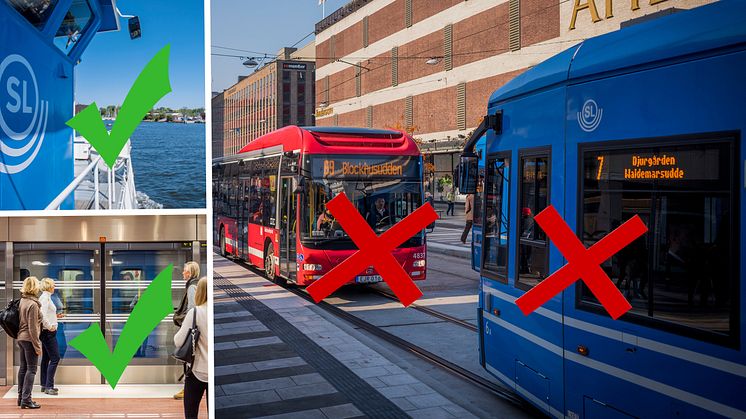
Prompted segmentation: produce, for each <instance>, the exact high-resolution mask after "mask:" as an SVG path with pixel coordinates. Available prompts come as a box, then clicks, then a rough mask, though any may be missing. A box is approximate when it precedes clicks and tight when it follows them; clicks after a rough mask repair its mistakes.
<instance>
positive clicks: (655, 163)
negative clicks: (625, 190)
mask: <svg viewBox="0 0 746 419" xmlns="http://www.w3.org/2000/svg"><path fill="white" fill-rule="evenodd" d="M585 161H586V167H587V168H588V169H590V170H587V171H586V178H593V179H594V180H599V181H600V180H624V181H628V182H649V181H670V182H677V181H685V180H690V181H691V180H717V179H718V178H719V176H720V150H719V149H718V148H699V147H697V148H696V149H688V150H686V149H684V150H681V149H672V150H662V149H658V150H654V151H653V150H651V151H611V152H606V151H604V152H589V153H586V155H585Z"/></svg>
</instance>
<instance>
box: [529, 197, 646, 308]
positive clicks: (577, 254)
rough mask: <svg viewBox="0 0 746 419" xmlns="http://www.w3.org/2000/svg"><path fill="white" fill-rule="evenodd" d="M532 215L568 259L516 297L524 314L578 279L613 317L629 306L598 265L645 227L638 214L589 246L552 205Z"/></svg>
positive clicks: (636, 236)
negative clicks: (542, 279) (581, 240)
mask: <svg viewBox="0 0 746 419" xmlns="http://www.w3.org/2000/svg"><path fill="white" fill-rule="evenodd" d="M534 219H535V220H536V222H537V223H539V226H541V228H542V229H544V232H546V233H547V236H549V238H550V239H552V241H553V242H554V245H555V246H557V249H559V251H560V253H562V255H563V256H564V257H565V258H566V259H567V265H565V266H563V267H562V268H560V269H559V270H557V272H555V273H553V274H552V275H550V276H549V277H548V278H547V279H545V280H544V281H542V282H540V283H539V284H538V285H537V286H535V287H534V288H533V289H531V290H530V291H529V292H527V293H525V294H523V295H522V296H521V297H520V298H518V299H517V300H516V301H515V303H516V304H517V305H518V308H520V309H521V311H522V312H523V314H525V315H529V314H530V313H532V312H533V311H534V310H536V309H537V308H539V306H541V305H542V304H544V303H546V302H547V301H549V300H550V299H551V298H552V297H554V296H555V295H557V294H559V293H560V292H562V290H564V289H565V288H567V287H569V286H570V285H572V284H573V283H574V282H575V281H577V280H578V279H581V280H582V281H583V282H585V285H587V286H588V288H590V290H591V292H592V293H593V295H595V296H596V298H597V299H598V301H599V302H600V303H601V304H602V305H603V306H604V308H605V309H606V311H607V312H608V313H609V315H611V318H613V319H614V320H616V319H617V318H619V316H621V315H622V314H624V313H626V312H627V311H628V310H629V309H631V308H632V306H631V305H630V304H629V302H628V301H627V300H626V299H625V298H624V295H622V293H621V292H619V290H618V289H617V288H616V286H614V283H613V282H611V278H609V277H608V276H607V275H606V273H605V272H604V271H603V270H602V269H601V267H600V266H599V265H600V264H601V263H602V262H603V261H605V260H606V259H608V258H610V257H612V256H613V255H614V254H615V253H617V252H618V251H620V250H622V249H623V248H624V247H625V246H627V245H628V244H630V243H632V242H633V241H634V240H635V239H637V238H638V237H640V236H642V235H643V234H645V232H646V231H648V228H647V227H646V226H645V223H643V222H642V220H641V219H640V217H639V216H637V215H635V216H634V217H632V218H630V219H629V220H627V221H626V222H625V223H624V224H622V225H621V226H619V227H618V228H616V229H615V230H614V231H612V232H611V233H609V234H607V235H606V237H604V238H602V239H601V240H599V241H598V242H597V243H596V244H594V245H593V246H591V247H590V248H588V249H586V248H585V246H583V244H582V243H581V242H580V240H578V238H577V237H575V234H574V233H573V232H572V230H571V229H570V226H568V225H567V223H565V221H564V220H563V219H562V217H560V215H559V214H558V213H557V210H555V209H554V207H553V206H551V205H550V206H548V207H547V208H546V209H544V211H542V212H540V213H539V214H537V215H536V217H535V218H534Z"/></svg>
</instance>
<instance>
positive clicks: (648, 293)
mask: <svg viewBox="0 0 746 419" xmlns="http://www.w3.org/2000/svg"><path fill="white" fill-rule="evenodd" d="M711 138H712V137H711V136H710V137H709V138H707V139H696V140H687V141H676V142H671V141H668V142H665V143H662V144H661V145H657V146H650V144H655V143H656V142H658V143H660V142H661V141H660V140H659V141H656V140H645V141H640V142H638V143H636V144H635V143H633V144H630V142H628V141H627V142H625V144H623V145H621V144H620V145H614V146H611V147H609V146H606V147H586V148H585V149H581V153H582V160H581V162H582V167H581V174H582V179H581V180H582V182H583V183H582V184H581V188H582V189H581V196H582V201H581V205H580V208H579V209H580V220H582V222H581V225H580V226H579V227H578V228H579V230H580V233H581V237H582V238H583V242H584V245H585V246H586V247H589V246H592V245H593V244H594V243H595V242H597V241H598V240H599V239H600V238H601V237H604V236H605V235H606V234H608V233H609V232H610V231H612V230H613V229H615V228H616V227H618V226H619V225H621V224H622V223H623V222H625V221H627V220H628V219H630V218H631V217H633V216H634V215H638V216H640V218H641V219H642V221H643V222H644V223H645V225H647V227H648V232H647V233H646V234H645V235H643V236H642V237H640V238H638V239H637V240H635V241H634V242H632V243H631V244H629V245H628V246H626V247H625V248H624V249H622V250H621V251H620V252H619V253H617V254H616V255H614V256H613V257H612V258H611V259H609V260H608V261H606V262H604V263H603V264H602V265H601V267H602V268H603V269H604V271H606V273H607V274H608V275H609V277H610V278H612V280H613V281H614V283H615V284H616V286H617V288H618V289H619V290H620V291H621V292H622V294H624V295H625V297H626V298H627V300H628V301H629V302H630V304H631V305H632V310H631V311H630V312H629V313H628V314H626V315H625V320H630V321H633V322H642V323H644V324H649V325H651V326H653V327H657V328H661V329H665V330H672V331H674V332H678V333H681V334H685V335H693V336H696V337H697V338H701V339H705V340H711V341H715V342H718V343H728V342H730V343H733V344H735V343H737V337H736V334H737V332H738V330H739V327H738V315H737V314H738V311H737V307H738V305H739V301H738V295H739V292H740V291H739V289H738V287H739V278H740V276H739V271H738V269H739V268H738V264H739V259H740V258H739V256H738V249H739V245H740V243H739V234H738V232H739V227H738V216H739V215H740V214H741V213H740V210H739V204H738V193H737V192H736V191H737V188H738V186H737V184H738V182H737V181H738V179H739V174H738V173H739V168H738V163H737V161H738V160H737V159H736V158H734V156H738V155H739V154H738V151H737V148H736V144H737V142H736V140H735V139H733V138H726V139H716V140H713V139H711ZM578 287H579V294H580V303H579V304H580V307H586V308H595V309H598V308H600V306H599V304H598V301H597V300H596V298H595V297H594V296H593V294H592V293H591V292H590V291H589V290H588V288H587V287H585V286H584V285H578Z"/></svg>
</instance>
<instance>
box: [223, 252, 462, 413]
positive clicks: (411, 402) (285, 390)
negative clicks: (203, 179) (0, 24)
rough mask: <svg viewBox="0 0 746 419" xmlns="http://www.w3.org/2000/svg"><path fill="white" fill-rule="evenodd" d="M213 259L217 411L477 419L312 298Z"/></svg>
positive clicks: (244, 269) (229, 262)
mask: <svg viewBox="0 0 746 419" xmlns="http://www.w3.org/2000/svg"><path fill="white" fill-rule="evenodd" d="M213 260H214V268H213V273H214V282H213V284H214V296H213V298H214V324H215V330H214V336H215V397H216V398H215V408H216V410H215V413H216V417H220V418H231V417H235V418H238V417H241V418H248V417H272V418H353V417H367V416H370V417H391V418H395V417H414V418H428V419H435V418H472V417H476V416H474V415H473V414H471V413H470V412H469V411H467V410H466V409H464V408H463V407H461V406H459V405H457V404H456V403H454V402H453V401H451V400H449V399H448V398H447V397H445V396H444V395H443V394H441V393H439V392H437V391H436V390H434V389H433V387H432V386H430V385H428V384H426V383H424V382H423V381H421V380H420V379H418V378H416V377H415V376H414V374H410V373H409V372H408V371H407V370H406V369H405V368H408V367H407V366H400V365H397V364H399V363H398V362H396V363H395V362H393V361H392V360H391V358H392V357H391V356H388V355H390V354H387V356H388V357H387V356H384V353H385V352H383V351H381V350H379V349H377V348H376V349H374V348H373V347H372V346H371V345H366V344H365V343H363V342H361V339H359V338H358V337H356V336H353V335H354V334H355V331H354V330H349V329H347V328H345V327H343V325H341V324H337V323H335V322H333V321H331V320H330V319H329V318H328V317H327V316H325V315H324V314H323V311H322V310H321V309H320V308H318V307H316V306H315V305H314V304H313V303H312V302H309V301H307V300H305V299H303V298H301V297H299V296H297V295H295V294H293V293H291V292H290V291H288V290H287V289H285V288H282V287H280V286H278V285H276V284H274V283H272V282H269V281H267V280H266V279H265V278H264V277H262V276H260V275H259V274H257V273H255V272H253V271H251V270H248V269H246V268H245V267H242V266H240V265H237V264H235V263H233V262H231V261H229V260H227V259H224V258H222V257H220V256H218V255H214V259H213ZM346 329H347V330H346ZM358 333H359V332H358ZM410 370H411V369H410Z"/></svg>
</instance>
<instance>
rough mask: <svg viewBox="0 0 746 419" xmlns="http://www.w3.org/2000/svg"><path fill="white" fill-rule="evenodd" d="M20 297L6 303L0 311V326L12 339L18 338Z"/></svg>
mask: <svg viewBox="0 0 746 419" xmlns="http://www.w3.org/2000/svg"><path fill="white" fill-rule="evenodd" d="M20 304H21V299H20V298H19V299H16V300H13V301H11V302H9V303H8V305H7V306H6V307H5V309H4V310H2V311H0V326H2V328H3V329H4V330H5V333H7V334H8V336H10V337H12V338H13V339H17V338H18V330H19V329H20V328H21V310H20Z"/></svg>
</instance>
